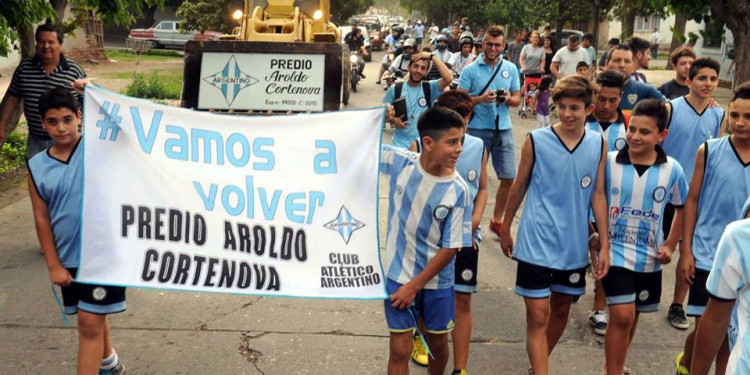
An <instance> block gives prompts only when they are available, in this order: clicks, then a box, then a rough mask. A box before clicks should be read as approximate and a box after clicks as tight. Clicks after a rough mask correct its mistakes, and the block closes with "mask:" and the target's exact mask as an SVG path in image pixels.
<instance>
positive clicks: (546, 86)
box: [539, 76, 552, 91]
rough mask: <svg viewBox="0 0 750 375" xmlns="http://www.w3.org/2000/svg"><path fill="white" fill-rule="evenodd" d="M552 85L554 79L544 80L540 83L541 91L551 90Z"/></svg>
mask: <svg viewBox="0 0 750 375" xmlns="http://www.w3.org/2000/svg"><path fill="white" fill-rule="evenodd" d="M551 84H552V77H549V76H548V77H544V78H542V80H541V82H539V91H547V90H549V86H550V85H551Z"/></svg>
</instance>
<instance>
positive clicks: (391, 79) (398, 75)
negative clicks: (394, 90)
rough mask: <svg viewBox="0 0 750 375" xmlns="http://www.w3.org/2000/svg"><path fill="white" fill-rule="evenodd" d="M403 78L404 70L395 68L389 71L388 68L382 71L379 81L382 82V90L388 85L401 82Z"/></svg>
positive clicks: (386, 88) (404, 75) (404, 76)
mask: <svg viewBox="0 0 750 375" xmlns="http://www.w3.org/2000/svg"><path fill="white" fill-rule="evenodd" d="M404 78H406V74H404V72H402V71H400V70H397V71H395V72H393V73H391V71H390V70H386V71H385V73H383V76H382V77H381V78H380V80H381V82H383V90H388V88H389V87H391V86H393V85H395V84H397V83H399V82H403V81H404Z"/></svg>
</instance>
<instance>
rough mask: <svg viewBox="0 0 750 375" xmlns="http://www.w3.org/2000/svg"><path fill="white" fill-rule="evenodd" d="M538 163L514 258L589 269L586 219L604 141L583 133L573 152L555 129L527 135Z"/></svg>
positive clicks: (591, 133) (551, 266) (530, 185)
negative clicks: (587, 266) (587, 267)
mask: <svg viewBox="0 0 750 375" xmlns="http://www.w3.org/2000/svg"><path fill="white" fill-rule="evenodd" d="M529 137H530V140H531V145H532V149H533V150H534V164H533V167H532V170H531V176H530V177H529V183H528V188H527V191H526V203H525V204H524V208H523V215H522V216H521V224H520V225H519V228H518V241H517V244H516V247H515V250H514V251H513V258H514V259H517V260H521V261H524V262H527V263H531V264H534V265H537V266H542V267H547V268H552V269H556V270H573V269H580V268H583V267H585V266H586V265H587V264H588V263H589V258H588V251H587V249H588V222H589V215H588V213H589V207H590V206H591V198H592V196H593V192H594V186H596V174H597V170H598V168H599V162H600V161H601V160H602V157H603V155H602V147H603V142H604V139H603V138H602V136H601V134H599V133H596V132H592V131H588V130H587V131H585V132H584V134H583V137H582V138H581V141H580V142H579V143H578V145H577V146H576V147H575V148H573V150H572V151H571V150H568V148H566V147H565V145H564V144H563V142H562V140H561V139H560V137H559V136H558V135H557V134H556V133H555V131H554V127H546V128H540V129H536V130H534V131H532V132H531V133H530V134H529Z"/></svg>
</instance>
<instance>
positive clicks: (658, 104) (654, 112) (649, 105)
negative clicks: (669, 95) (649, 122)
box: [630, 99, 667, 132]
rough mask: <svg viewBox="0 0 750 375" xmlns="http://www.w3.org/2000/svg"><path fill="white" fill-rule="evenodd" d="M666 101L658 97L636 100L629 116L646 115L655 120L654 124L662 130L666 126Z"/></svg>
mask: <svg viewBox="0 0 750 375" xmlns="http://www.w3.org/2000/svg"><path fill="white" fill-rule="evenodd" d="M665 103H666V102H663V101H661V100H659V99H644V100H641V101H639V102H638V104H636V105H635V108H633V112H631V113H630V118H633V116H646V117H651V118H652V119H654V120H656V126H657V127H658V128H659V132H662V131H664V129H666V128H667V106H666V105H665Z"/></svg>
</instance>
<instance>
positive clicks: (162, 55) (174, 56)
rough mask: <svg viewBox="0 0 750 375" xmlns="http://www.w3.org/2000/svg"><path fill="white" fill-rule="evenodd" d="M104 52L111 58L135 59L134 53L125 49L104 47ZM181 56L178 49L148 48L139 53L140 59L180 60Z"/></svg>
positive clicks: (121, 59)
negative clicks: (144, 51) (146, 50)
mask: <svg viewBox="0 0 750 375" xmlns="http://www.w3.org/2000/svg"><path fill="white" fill-rule="evenodd" d="M104 52H105V53H106V54H107V57H109V58H110V59H112V60H119V61H135V59H136V55H135V53H133V52H132V51H129V50H126V49H106V50H104ZM182 58H183V56H182V55H181V54H180V53H179V52H178V51H173V50H154V49H152V50H149V51H148V52H146V53H143V54H142V55H141V61H169V60H182Z"/></svg>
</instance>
